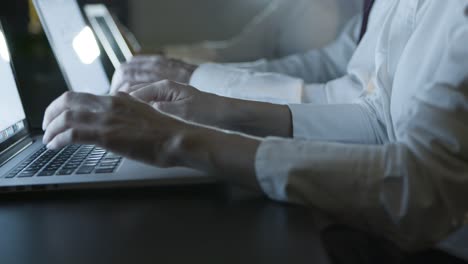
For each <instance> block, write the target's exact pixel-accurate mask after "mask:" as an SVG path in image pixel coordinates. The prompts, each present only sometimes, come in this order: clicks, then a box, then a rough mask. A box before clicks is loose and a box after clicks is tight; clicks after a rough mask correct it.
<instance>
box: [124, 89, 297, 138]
mask: <svg viewBox="0 0 468 264" xmlns="http://www.w3.org/2000/svg"><path fill="white" fill-rule="evenodd" d="M132 90H134V91H133V92H132V93H130V95H132V96H134V97H136V98H137V99H139V100H141V101H144V102H146V103H148V104H150V105H152V106H153V107H154V108H156V109H157V110H159V111H161V112H164V113H167V114H170V115H175V116H177V117H179V118H182V119H184V120H187V121H191V122H195V123H198V124H203V125H208V126H213V127H217V128H221V129H227V130H232V131H238V132H243V133H247V134H251V135H256V136H262V137H264V136H281V137H290V136H292V117H291V112H290V110H289V107H288V106H284V105H274V104H269V103H261V102H253V101H245V100H238V99H233V98H227V97H222V96H218V95H215V94H210V93H205V92H201V91H199V90H197V89H196V88H194V87H192V86H189V85H187V84H182V83H177V82H173V81H168V80H164V81H160V82H157V83H153V84H142V85H137V86H134V87H132Z"/></svg>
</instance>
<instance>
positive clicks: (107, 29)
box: [84, 4, 133, 68]
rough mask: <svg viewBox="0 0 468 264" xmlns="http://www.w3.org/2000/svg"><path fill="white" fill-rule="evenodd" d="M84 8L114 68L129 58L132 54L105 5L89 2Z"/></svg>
mask: <svg viewBox="0 0 468 264" xmlns="http://www.w3.org/2000/svg"><path fill="white" fill-rule="evenodd" d="M84 10H85V13H86V15H87V17H88V20H89V22H90V24H91V26H92V28H93V30H94V32H95V33H96V35H97V37H98V39H99V41H100V42H101V44H102V46H103V47H104V49H105V51H106V53H107V55H108V57H109V59H110V60H111V62H112V65H113V66H114V68H117V67H119V66H120V64H122V63H124V62H126V61H128V60H129V59H131V58H132V57H133V54H132V52H131V50H130V48H129V47H128V45H127V43H126V41H125V39H124V37H123V36H122V34H121V32H120V30H119V28H118V27H117V25H116V23H115V21H114V19H113V18H112V16H111V14H110V13H109V11H108V10H107V7H106V6H105V5H102V4H91V5H86V6H85V7H84Z"/></svg>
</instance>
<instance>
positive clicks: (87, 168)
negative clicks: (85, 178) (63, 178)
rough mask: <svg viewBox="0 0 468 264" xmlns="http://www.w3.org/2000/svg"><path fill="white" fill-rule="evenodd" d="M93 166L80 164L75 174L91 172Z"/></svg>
mask: <svg viewBox="0 0 468 264" xmlns="http://www.w3.org/2000/svg"><path fill="white" fill-rule="evenodd" d="M94 168H95V166H82V167H80V168H79V169H78V171H77V172H76V174H91V173H92V172H93V171H94Z"/></svg>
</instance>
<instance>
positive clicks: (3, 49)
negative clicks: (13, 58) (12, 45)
mask: <svg viewBox="0 0 468 264" xmlns="http://www.w3.org/2000/svg"><path fill="white" fill-rule="evenodd" d="M0 57H2V59H3V60H4V61H6V62H10V52H8V46H7V43H6V39H5V34H3V31H0Z"/></svg>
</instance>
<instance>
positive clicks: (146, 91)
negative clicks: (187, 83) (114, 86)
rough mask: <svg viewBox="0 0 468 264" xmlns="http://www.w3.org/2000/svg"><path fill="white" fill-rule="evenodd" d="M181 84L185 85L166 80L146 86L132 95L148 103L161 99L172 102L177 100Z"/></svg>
mask: <svg viewBox="0 0 468 264" xmlns="http://www.w3.org/2000/svg"><path fill="white" fill-rule="evenodd" d="M181 86H183V84H180V83H176V82H172V81H167V80H165V81H160V82H157V83H153V84H151V85H148V86H144V87H142V88H140V89H138V90H136V91H134V92H132V93H130V95H131V96H133V97H135V98H137V99H139V100H141V101H143V102H147V103H150V102H161V101H167V102H171V101H174V100H176V98H177V96H176V93H177V92H178V90H179V89H180V88H181Z"/></svg>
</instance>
